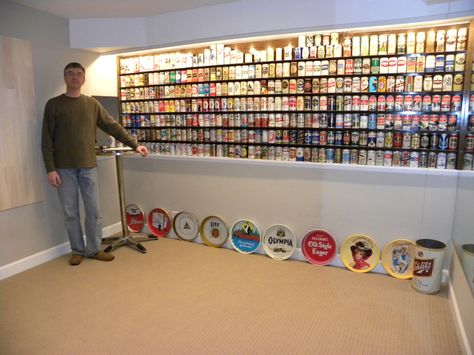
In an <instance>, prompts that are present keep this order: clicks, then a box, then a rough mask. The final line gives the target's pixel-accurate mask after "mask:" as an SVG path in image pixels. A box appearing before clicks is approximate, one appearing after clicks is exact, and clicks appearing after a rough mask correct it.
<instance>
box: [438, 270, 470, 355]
mask: <svg viewBox="0 0 474 355" xmlns="http://www.w3.org/2000/svg"><path fill="white" fill-rule="evenodd" d="M443 277H445V278H446V279H447V281H448V282H447V284H448V287H449V304H450V306H451V311H452V314H453V316H454V323H455V325H456V333H457V334H458V338H459V341H460V345H461V347H462V351H463V354H464V355H473V354H472V349H471V346H470V345H469V341H468V339H467V334H466V329H465V328H464V324H463V322H462V318H461V313H460V311H459V306H458V302H457V298H456V292H455V291H454V286H453V283H452V281H451V278H450V277H449V271H448V270H443Z"/></svg>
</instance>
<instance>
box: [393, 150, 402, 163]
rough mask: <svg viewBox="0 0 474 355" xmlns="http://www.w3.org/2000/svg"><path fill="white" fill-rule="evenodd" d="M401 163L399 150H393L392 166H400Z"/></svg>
mask: <svg viewBox="0 0 474 355" xmlns="http://www.w3.org/2000/svg"><path fill="white" fill-rule="evenodd" d="M401 161H402V155H401V153H400V151H399V150H395V151H393V153H392V166H400V165H401Z"/></svg>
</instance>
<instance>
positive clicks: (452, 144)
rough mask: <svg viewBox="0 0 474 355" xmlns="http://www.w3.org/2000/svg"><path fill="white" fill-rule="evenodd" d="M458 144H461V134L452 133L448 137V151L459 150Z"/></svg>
mask: <svg viewBox="0 0 474 355" xmlns="http://www.w3.org/2000/svg"><path fill="white" fill-rule="evenodd" d="M458 142H459V134H458V133H451V134H450V135H449V136H448V149H449V150H457V149H458Z"/></svg>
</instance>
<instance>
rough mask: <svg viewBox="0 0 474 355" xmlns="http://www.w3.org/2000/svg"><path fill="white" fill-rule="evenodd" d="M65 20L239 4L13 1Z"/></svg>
mask: <svg viewBox="0 0 474 355" xmlns="http://www.w3.org/2000/svg"><path fill="white" fill-rule="evenodd" d="M10 1H12V2H14V3H17V4H20V5H24V6H28V7H31V8H34V9H36V10H41V11H45V12H48V13H51V14H54V15H57V16H61V17H65V18H104V17H144V16H154V15H159V14H162V13H166V12H173V11H183V10H190V9H194V8H198V7H203V6H209V5H215V4H220V3H226V2H232V1H236V0H10Z"/></svg>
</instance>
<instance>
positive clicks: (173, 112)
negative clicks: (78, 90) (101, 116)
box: [119, 25, 474, 170]
mask: <svg viewBox="0 0 474 355" xmlns="http://www.w3.org/2000/svg"><path fill="white" fill-rule="evenodd" d="M300 37H302V38H303V40H300V39H299V40H298V46H297V47H284V48H276V49H271V48H269V49H267V50H263V51H258V50H257V51H254V52H252V53H251V54H250V53H242V52H240V51H239V50H237V49H232V48H230V47H226V46H224V45H222V44H219V45H212V46H211V47H210V48H206V49H204V52H202V53H195V54H181V53H173V54H146V55H141V56H130V57H123V58H119V68H120V70H119V79H120V80H119V82H120V84H119V85H120V107H119V109H120V123H121V124H122V125H123V126H124V127H125V129H126V130H127V131H128V132H129V133H130V134H131V135H132V136H133V137H136V139H137V140H138V141H140V142H141V144H144V145H145V146H147V147H148V149H149V150H150V151H151V152H153V153H157V154H163V155H186V156H202V157H227V158H242V159H265V160H289V161H310V162H321V163H336V164H358V165H376V166H396V167H399V166H400V167H412V168H415V167H418V168H436V169H456V167H457V166H458V165H459V166H460V167H462V168H463V169H466V170H471V169H472V165H473V163H472V155H473V154H474V115H472V114H471V115H469V117H468V120H467V121H468V123H467V127H466V124H465V122H464V120H465V118H464V117H463V116H462V113H464V112H465V110H463V101H466V100H463V94H462V90H463V84H464V82H465V80H467V79H468V78H465V75H464V73H463V72H464V70H465V65H466V63H465V62H466V53H465V50H466V48H467V46H466V43H467V27H465V26H464V25H458V26H457V27H456V28H449V29H448V28H446V29H442V28H439V29H436V30H432V29H429V30H428V29H427V30H423V29H421V28H420V29H418V30H416V31H411V32H407V33H397V34H387V33H381V34H377V33H371V34H368V35H353V34H351V35H347V34H345V33H338V32H333V33H330V34H316V35H313V34H308V35H305V36H300ZM218 48H219V49H218ZM471 86H472V85H471ZM468 105H469V112H473V111H474V95H470V97H469V100H468ZM464 127H466V132H464V131H463V129H464ZM458 152H460V153H458ZM458 160H459V162H458Z"/></svg>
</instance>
